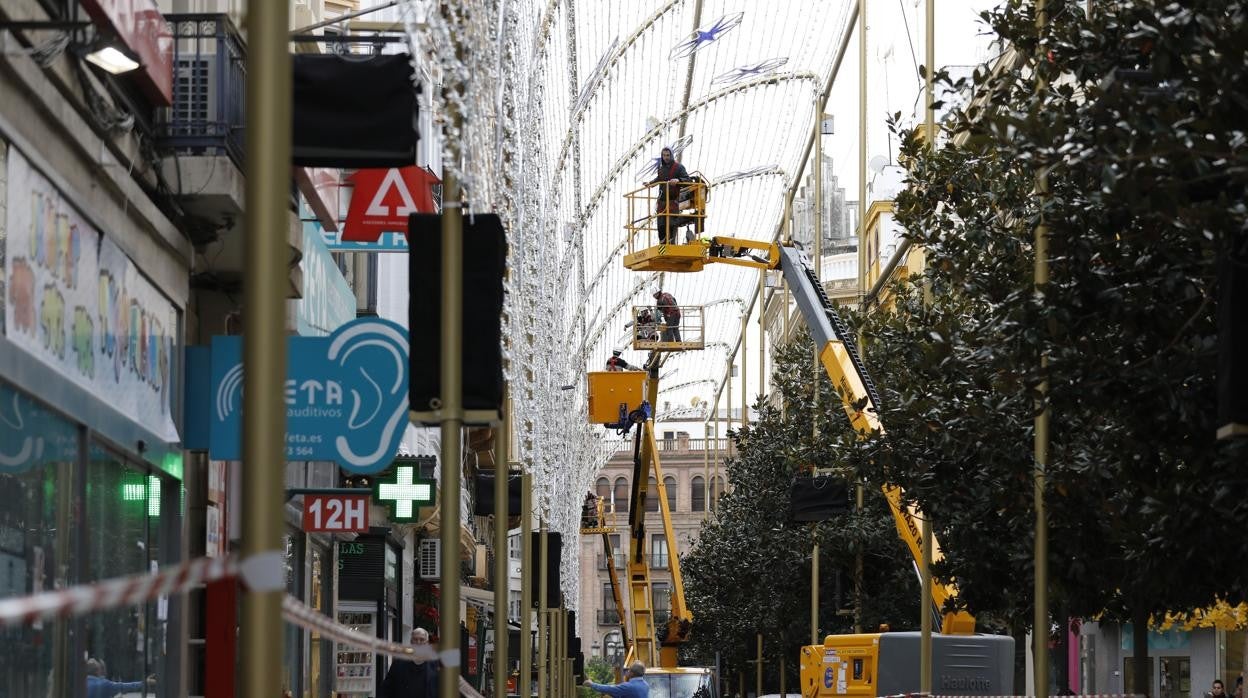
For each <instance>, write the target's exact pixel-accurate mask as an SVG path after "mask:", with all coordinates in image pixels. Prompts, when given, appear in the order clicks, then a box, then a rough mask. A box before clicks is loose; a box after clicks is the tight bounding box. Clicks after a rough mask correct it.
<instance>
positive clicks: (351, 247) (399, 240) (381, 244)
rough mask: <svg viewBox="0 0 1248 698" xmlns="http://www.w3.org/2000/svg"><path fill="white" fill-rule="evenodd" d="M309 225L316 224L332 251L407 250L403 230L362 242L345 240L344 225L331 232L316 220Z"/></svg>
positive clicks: (326, 244)
mask: <svg viewBox="0 0 1248 698" xmlns="http://www.w3.org/2000/svg"><path fill="white" fill-rule="evenodd" d="M307 224H308V225H312V226H315V227H316V229H317V230H318V231H320V235H321V240H323V241H324V242H325V246H326V247H327V248H329V250H330V251H331V252H407V251H408V250H409V248H408V246H407V234H406V233H405V232H402V231H396V232H389V233H382V234H381V235H380V236H379V237H378V238H377V242H360V241H358V240H343V239H342V237H341V236H342V227H341V226H340V227H339V228H338V232H336V233H335V232H330V231H328V230H325V228H323V227H322V226H321V224H320V223H318V222H316V221H308V223H307Z"/></svg>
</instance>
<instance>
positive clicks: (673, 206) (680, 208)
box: [624, 173, 709, 271]
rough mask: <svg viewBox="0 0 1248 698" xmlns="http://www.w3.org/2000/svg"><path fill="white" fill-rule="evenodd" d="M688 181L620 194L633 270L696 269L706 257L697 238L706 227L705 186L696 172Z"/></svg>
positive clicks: (629, 263)
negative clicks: (625, 217) (626, 214)
mask: <svg viewBox="0 0 1248 698" xmlns="http://www.w3.org/2000/svg"><path fill="white" fill-rule="evenodd" d="M694 177H695V179H694V180H693V181H689V182H655V183H653V184H647V185H646V186H644V187H642V188H640V189H636V190H634V191H630V192H628V193H627V194H625V195H624V199H625V200H626V201H627V202H628V221H627V222H626V223H625V224H624V229H625V230H626V231H627V235H628V252H627V253H626V254H625V256H624V266H626V267H628V268H629V269H632V270H633V271H698V270H700V269H701V268H702V263H703V261H704V259H705V258H706V248H707V246H706V244H705V243H704V242H703V241H702V240H701V239H700V238H701V237H702V233H703V230H704V228H705V227H706V200H707V193H708V191H709V186H708V185H707V183H706V181H705V180H703V179H702V178H701V176H700V175H698V174H697V173H694Z"/></svg>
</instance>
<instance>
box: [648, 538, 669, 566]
mask: <svg viewBox="0 0 1248 698" xmlns="http://www.w3.org/2000/svg"><path fill="white" fill-rule="evenodd" d="M650 567H651V568H652V569H656V570H665V569H667V539H666V538H664V537H663V534H662V533H656V534H654V535H653V536H650Z"/></svg>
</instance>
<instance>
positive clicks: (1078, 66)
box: [856, 0, 1248, 622]
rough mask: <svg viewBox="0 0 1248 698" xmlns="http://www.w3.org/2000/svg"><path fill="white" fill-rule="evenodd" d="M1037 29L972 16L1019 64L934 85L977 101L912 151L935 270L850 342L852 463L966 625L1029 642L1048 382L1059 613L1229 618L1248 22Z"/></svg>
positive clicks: (1211, 15)
mask: <svg viewBox="0 0 1248 698" xmlns="http://www.w3.org/2000/svg"><path fill="white" fill-rule="evenodd" d="M1048 7H1049V8H1050V11H1051V16H1050V18H1049V22H1048V24H1047V25H1046V28H1045V29H1044V31H1043V32H1042V33H1039V34H1038V32H1037V29H1036V21H1035V20H1036V18H1035V16H1034V14H1033V12H1034V4H1033V3H1031V2H1018V1H1016V0H1012V1H1010V2H1006V3H1005V4H1004V5H1002V6H1001V7H1000V8H999V9H997V10H995V11H993V12H990V13H986V14H985V19H986V21H987V23H988V24H989V25H990V26H991V27H992V29H993V31H994V32H995V33H996V34H997V35H998V36H999V37H1000V38H1001V39H1002V40H1003V42H1004V44H1005V45H1006V46H1009V47H1011V49H1012V51H1013V52H1014V53H1007V55H1006V57H1005V59H1004V60H1003V61H1002V62H1001V63H1000V64H999V65H996V66H984V67H982V68H981V69H979V70H977V71H976V72H975V74H974V75H973V76H972V77H971V78H970V79H967V80H959V81H951V80H950V79H949V77H948V75H944V74H942V75H940V76H938V77H939V79H940V80H941V81H942V82H943V84H944V87H945V88H946V89H948V90H951V91H953V92H957V93H962V94H969V93H973V94H975V95H978V96H980V99H978V100H975V101H972V102H970V103H969V104H967V105H966V106H965V107H963V108H961V109H957V110H954V111H953V113H952V114H951V115H950V117H949V121H948V122H947V123H946V125H945V131H946V134H945V135H946V136H947V139H946V140H944V141H943V142H942V144H941V145H940V146H939V147H938V148H937V149H936V150H935V151H929V150H927V149H926V147H925V146H924V145H923V144H922V143H920V142H919V140H918V139H916V138H915V137H914V134H903V135H905V136H906V139H905V141H904V144H903V149H902V158H903V161H906V162H908V163H909V172H910V174H909V181H908V188H907V189H906V190H905V191H904V192H903V193H902V194H901V195H899V196H898V197H897V200H896V215H897V219H898V221H899V222H900V223H901V224H902V225H903V226H904V227H905V229H906V230H907V231H908V232H907V235H908V236H909V237H910V238H911V239H912V241H913V242H914V243H917V244H919V245H922V246H923V248H924V250H925V254H926V269H925V271H924V273H923V275H922V277H921V278H917V279H911V282H912V285H910V286H908V287H905V288H902V287H898V288H895V289H894V293H895V296H894V297H893V303H892V305H891V307H890V308H889V309H887V310H881V311H877V312H873V313H871V314H870V315H869V316H868V317H865V318H858V319H857V320H856V323H857V324H858V326H859V327H860V328H861V329H862V330H863V332H864V334H865V335H866V336H867V337H868V338H869V341H868V346H867V347H866V353H867V355H868V362H869V364H870V366H871V367H872V370H873V371H874V372H875V374H876V382H877V383H878V384H880V385H881V389H882V390H881V391H882V393H883V396H882V401H883V403H884V404H883V406H882V415H881V416H882V418H883V421H884V423H885V424H886V425H887V427H888V436H887V437H885V438H883V439H878V440H876V441H875V442H873V443H872V444H871V445H870V446H869V447H868V448H865V449H863V450H862V452H861V453H859V454H858V462H859V463H860V467H862V468H863V470H864V472H866V473H868V476H869V478H871V479H874V480H886V481H891V482H896V483H898V484H900V485H902V486H903V487H904V488H905V489H906V491H907V492H908V494H909V496H911V497H914V498H915V499H917V500H918V501H920V502H923V503H924V504H925V505H926V506H925V508H926V509H927V510H928V513H929V514H930V515H931V516H932V517H933V519H934V520H935V521H936V523H937V531H938V536H939V537H940V539H941V542H942V544H943V545H944V547H945V549H946V551H947V552H948V553H949V559H948V560H946V562H945V563H944V564H943V565H941V566H940V568H939V570H938V571H939V572H940V574H942V575H943V576H945V577H946V578H949V579H956V581H957V583H958V584H959V587H960V590H961V592H962V593H961V596H960V599H959V601H960V603H962V604H965V605H966V606H968V607H969V608H970V609H971V610H972V611H973V612H976V613H994V614H997V615H999V616H1001V617H1003V618H1007V619H1014V620H1020V621H1024V622H1025V620H1026V619H1028V618H1029V617H1030V614H1031V612H1032V611H1031V602H1032V588H1031V585H1032V566H1031V560H1032V543H1033V525H1034V519H1035V510H1034V506H1033V500H1032V494H1033V490H1032V473H1033V445H1034V436H1035V435H1034V433H1033V416H1034V414H1035V407H1034V404H1035V400H1036V399H1037V398H1039V397H1040V392H1039V390H1038V388H1039V386H1040V385H1041V383H1042V381H1047V385H1048V392H1047V402H1046V403H1045V404H1047V406H1048V408H1049V409H1050V410H1051V415H1052V422H1051V424H1052V426H1051V439H1050V462H1049V465H1048V468H1047V472H1046V482H1047V487H1046V490H1045V501H1046V509H1047V513H1048V518H1049V526H1050V533H1049V545H1050V551H1049V552H1050V555H1049V572H1050V589H1051V593H1052V594H1053V596H1054V598H1055V600H1056V605H1055V608H1057V607H1061V608H1065V609H1066V610H1067V612H1068V613H1069V614H1070V615H1094V614H1101V613H1105V614H1108V617H1110V618H1120V619H1127V618H1131V617H1135V618H1136V619H1139V618H1148V617H1149V616H1151V615H1157V616H1158V617H1160V616H1161V614H1164V612H1166V611H1188V610H1192V609H1197V608H1200V607H1203V606H1207V605H1209V604H1211V603H1213V602H1214V600H1215V599H1219V598H1220V599H1229V600H1231V601H1233V602H1237V601H1238V600H1240V599H1242V598H1243V597H1244V594H1245V592H1246V591H1248V584H1246V582H1245V579H1244V578H1243V576H1242V575H1237V574H1232V573H1231V571H1232V570H1233V569H1234V568H1235V566H1236V565H1239V564H1242V563H1241V561H1242V560H1243V559H1244V558H1245V556H1248V537H1245V536H1243V534H1242V530H1243V524H1244V522H1245V521H1248V497H1246V495H1248V476H1246V474H1245V472H1246V471H1245V469H1244V466H1245V464H1248V452H1246V450H1245V445H1244V443H1242V442H1240V443H1228V442H1218V441H1216V440H1215V438H1214V431H1215V416H1216V414H1215V412H1216V399H1215V378H1216V376H1215V369H1216V365H1215V356H1216V346H1217V326H1216V313H1215V305H1216V304H1215V296H1216V293H1215V291H1216V286H1215V284H1216V279H1217V265H1218V261H1219V259H1220V258H1223V257H1225V256H1226V255H1228V254H1230V253H1231V251H1232V250H1234V249H1239V250H1241V252H1240V254H1242V250H1243V246H1244V245H1245V240H1244V238H1245V231H1246V230H1248V208H1246V204H1245V200H1246V198H1248V196H1246V195H1248V150H1246V148H1248V138H1246V137H1245V130H1244V129H1245V124H1248V99H1246V98H1245V97H1244V95H1243V93H1242V91H1241V90H1238V89H1232V88H1230V87H1229V86H1231V85H1240V84H1245V80H1248V75H1246V74H1245V72H1246V70H1248V69H1246V65H1248V63H1246V61H1245V50H1246V49H1248V5H1246V4H1245V3H1244V2H1242V1H1229V2H1228V1H1226V0H1216V1H1215V0H1202V1H1195V2H1188V3H1169V2H1151V1H1138V2H1097V3H1095V8H1096V9H1095V13H1094V14H1093V15H1092V16H1091V17H1088V16H1086V15H1085V13H1084V12H1083V9H1082V8H1083V3H1074V2H1061V1H1058V2H1049V3H1048ZM1039 225H1044V226H1047V229H1048V236H1047V239H1048V244H1049V258H1050V260H1051V278H1050V282H1049V283H1048V284H1046V285H1045V286H1044V287H1043V288H1042V289H1040V292H1039V293H1037V292H1035V291H1034V290H1033V285H1032V284H1033V268H1034V267H1033V264H1034V258H1035V253H1036V251H1035V248H1034V245H1033V239H1034V231H1035V229H1036V227H1037V226H1039ZM1042 355H1043V356H1045V357H1047V365H1045V366H1043V367H1042V364H1041V356H1042Z"/></svg>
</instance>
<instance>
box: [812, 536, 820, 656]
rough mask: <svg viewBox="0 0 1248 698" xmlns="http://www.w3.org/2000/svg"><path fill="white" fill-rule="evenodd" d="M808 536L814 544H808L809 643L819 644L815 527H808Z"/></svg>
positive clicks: (817, 539) (817, 537) (817, 546)
mask: <svg viewBox="0 0 1248 698" xmlns="http://www.w3.org/2000/svg"><path fill="white" fill-rule="evenodd" d="M810 537H811V539H812V540H813V541H814V545H812V546H810V644H812V645H819V644H822V641H821V640H820V638H819V535H818V534H817V533H816V532H815V527H814V526H811V527H810Z"/></svg>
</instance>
